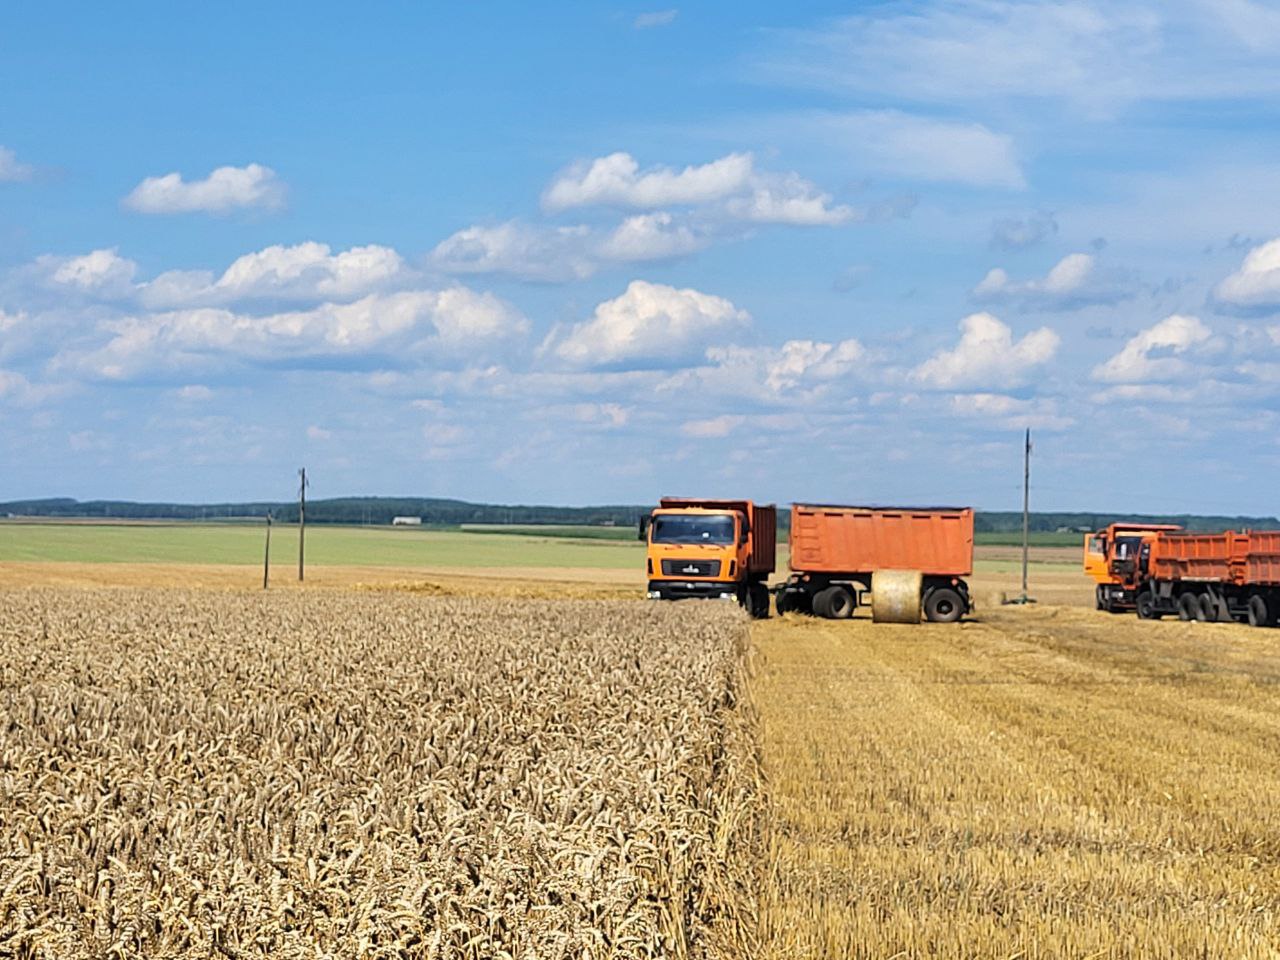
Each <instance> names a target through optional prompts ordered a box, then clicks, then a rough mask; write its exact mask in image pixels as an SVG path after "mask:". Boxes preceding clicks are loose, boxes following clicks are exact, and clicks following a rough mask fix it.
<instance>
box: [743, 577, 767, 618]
mask: <svg viewBox="0 0 1280 960" xmlns="http://www.w3.org/2000/svg"><path fill="white" fill-rule="evenodd" d="M747 612H748V613H750V614H751V618H752V619H753V620H768V619H769V588H768V587H766V586H765V585H764V584H763V583H750V584H748V585H747Z"/></svg>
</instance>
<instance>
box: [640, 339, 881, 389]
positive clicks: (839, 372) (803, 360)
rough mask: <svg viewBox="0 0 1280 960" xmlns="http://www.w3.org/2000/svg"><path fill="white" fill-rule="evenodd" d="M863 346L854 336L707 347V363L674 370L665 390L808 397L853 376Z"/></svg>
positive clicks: (862, 358)
mask: <svg viewBox="0 0 1280 960" xmlns="http://www.w3.org/2000/svg"><path fill="white" fill-rule="evenodd" d="M866 355H867V352H866V349H865V348H864V347H863V346H862V344H861V343H860V342H858V341H857V340H854V339H849V340H841V341H839V342H837V343H828V342H825V341H821V340H788V341H786V342H785V343H783V344H782V345H781V346H780V347H772V346H770V347H743V346H737V345H729V346H712V347H709V348H708V349H707V353H706V357H707V360H708V361H709V362H710V363H709V365H708V366H703V367H698V368H696V369H694V370H689V371H685V372H682V373H681V374H678V375H677V376H676V377H675V378H674V379H673V380H672V381H671V382H669V383H667V384H664V385H663V386H662V389H664V390H680V389H685V388H686V387H688V386H689V385H690V384H694V383H696V385H697V387H698V388H699V389H702V388H706V389H709V390H711V391H712V392H715V393H726V394H739V395H744V396H754V397H759V396H762V395H769V396H774V397H779V398H781V397H784V396H799V397H811V396H813V395H815V393H816V392H818V391H821V390H822V389H823V388H824V387H825V386H826V385H828V384H830V383H832V382H833V381H838V380H841V379H846V378H852V377H853V376H854V375H855V373H857V371H858V370H859V369H860V368H861V367H862V366H863V365H864V364H865V361H866Z"/></svg>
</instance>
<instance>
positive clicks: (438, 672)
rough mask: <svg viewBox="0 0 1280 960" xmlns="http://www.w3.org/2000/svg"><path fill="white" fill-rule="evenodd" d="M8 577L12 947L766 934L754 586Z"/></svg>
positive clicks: (555, 950)
mask: <svg viewBox="0 0 1280 960" xmlns="http://www.w3.org/2000/svg"><path fill="white" fill-rule="evenodd" d="M0 599H2V601H3V602H2V603H0V717H3V718H4V721H5V722H4V724H3V726H2V727H0V955H3V956H16V957H43V958H74V957H82V956H86V957H87V956H93V957H106V956H120V957H131V956H156V957H161V956H164V957H178V956H181V957H188V956H225V957H352V956H361V957H393V956H394V957H403V956H423V957H440V958H450V957H457V958H462V957H502V956H510V957H516V958H521V960H525V958H550V957H599V958H604V957H654V956H663V957H686V956H688V957H730V956H741V955H746V954H749V953H751V952H752V950H753V947H752V943H751V938H752V937H753V936H754V933H755V930H754V927H753V925H754V919H755V916H756V914H757V912H756V910H755V908H754V905H753V904H752V903H751V900H750V898H751V896H752V895H753V894H754V891H755V890H756V889H757V887H758V884H757V883H756V881H755V878H754V876H753V873H752V871H753V870H754V869H755V868H756V865H757V864H758V862H759V856H758V853H757V852H756V851H755V849H754V845H755V844H756V843H757V840H756V836H757V830H758V828H759V821H758V811H759V803H758V795H757V789H758V784H759V778H758V770H757V767H756V757H755V752H754V751H755V741H754V736H753V724H752V717H751V708H750V706H749V704H748V702H747V701H746V699H745V697H744V695H743V694H744V691H743V689H742V683H743V664H744V659H743V653H744V648H745V645H746V638H747V628H746V621H745V620H744V618H743V616H742V615H741V614H740V613H739V612H738V611H736V610H732V609H727V608H725V607H723V606H720V605H712V604H708V605H701V606H697V607H680V608H678V609H677V608H675V607H657V606H648V605H642V604H634V603H630V604H603V603H599V602H595V603H592V602H577V601H559V602H538V601H520V602H517V601H513V600H502V599H488V600H480V599H465V598H423V597H415V596H407V595H404V596H400V595H372V594H364V595H355V594H341V593H336V592H321V593H314V594H300V593H296V592H295V593H288V594H270V595H250V594H235V593H219V592H204V593H198V592H183V591H172V590H167V591H152V592H146V593H143V592H130V591H124V590H115V591H110V592H101V593H99V592H92V591H57V590H42V589H30V590H17V591H9V592H5V593H4V594H3V595H2V597H0Z"/></svg>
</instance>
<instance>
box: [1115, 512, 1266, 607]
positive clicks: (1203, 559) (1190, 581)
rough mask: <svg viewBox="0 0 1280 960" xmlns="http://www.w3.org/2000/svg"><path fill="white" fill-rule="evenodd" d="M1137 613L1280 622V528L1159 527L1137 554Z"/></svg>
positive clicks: (1135, 602) (1135, 601)
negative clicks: (1197, 529)
mask: <svg viewBox="0 0 1280 960" xmlns="http://www.w3.org/2000/svg"><path fill="white" fill-rule="evenodd" d="M1138 568H1139V581H1138V587H1137V595H1136V597H1135V600H1134V604H1135V606H1136V607H1137V611H1138V616H1139V617H1141V618H1143V619H1144V620H1145V619H1159V618H1160V617H1163V616H1165V615H1169V614H1176V615H1177V616H1178V617H1180V618H1181V619H1183V620H1239V621H1247V622H1248V623H1251V624H1253V625H1254V626H1257V627H1264V626H1265V627H1269V626H1275V625H1276V624H1277V622H1280V530H1250V531H1246V532H1245V533H1236V532H1234V531H1231V530H1227V531H1225V532H1223V533H1161V534H1159V535H1158V536H1156V537H1155V538H1154V539H1152V540H1151V541H1150V543H1149V544H1148V545H1147V546H1146V547H1145V549H1144V550H1143V551H1142V553H1141V554H1140V555H1139V557H1138Z"/></svg>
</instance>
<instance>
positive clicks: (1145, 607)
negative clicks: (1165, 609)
mask: <svg viewBox="0 0 1280 960" xmlns="http://www.w3.org/2000/svg"><path fill="white" fill-rule="evenodd" d="M1134 603H1135V605H1136V606H1137V608H1138V619H1139V620H1155V619H1156V598H1155V597H1154V596H1152V594H1151V591H1150V590H1143V591H1142V592H1141V593H1140V594H1138V598H1137V600H1135V601H1134Z"/></svg>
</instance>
